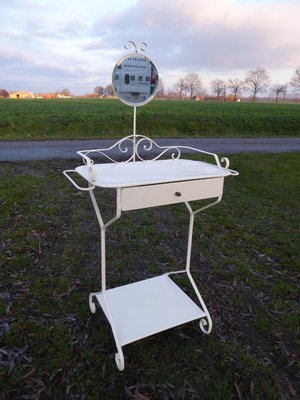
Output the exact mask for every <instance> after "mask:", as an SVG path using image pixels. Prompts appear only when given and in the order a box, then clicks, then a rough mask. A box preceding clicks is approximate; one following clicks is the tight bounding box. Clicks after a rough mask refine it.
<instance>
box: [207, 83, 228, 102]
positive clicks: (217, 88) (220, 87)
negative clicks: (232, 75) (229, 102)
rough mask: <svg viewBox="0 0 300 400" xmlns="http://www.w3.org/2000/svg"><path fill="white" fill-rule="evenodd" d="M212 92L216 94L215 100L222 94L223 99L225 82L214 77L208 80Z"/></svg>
mask: <svg viewBox="0 0 300 400" xmlns="http://www.w3.org/2000/svg"><path fill="white" fill-rule="evenodd" d="M210 86H211V89H212V92H213V93H214V94H215V95H216V96H217V100H219V99H220V96H221V95H222V96H223V98H224V99H225V96H226V82H225V81H224V80H223V79H214V80H213V81H211V82H210Z"/></svg>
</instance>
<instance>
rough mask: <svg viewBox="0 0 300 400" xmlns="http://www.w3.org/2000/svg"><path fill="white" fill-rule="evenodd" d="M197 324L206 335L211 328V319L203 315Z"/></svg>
mask: <svg viewBox="0 0 300 400" xmlns="http://www.w3.org/2000/svg"><path fill="white" fill-rule="evenodd" d="M199 326H200V329H201V331H202V332H203V333H205V334H206V335H208V334H209V333H210V332H211V330H212V321H211V318H210V316H208V315H206V316H205V317H203V318H201V319H200V321H199Z"/></svg>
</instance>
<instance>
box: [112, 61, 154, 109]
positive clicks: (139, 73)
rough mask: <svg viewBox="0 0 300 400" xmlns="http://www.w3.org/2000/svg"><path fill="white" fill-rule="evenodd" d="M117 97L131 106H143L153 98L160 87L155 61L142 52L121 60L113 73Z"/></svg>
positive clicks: (113, 83)
mask: <svg viewBox="0 0 300 400" xmlns="http://www.w3.org/2000/svg"><path fill="white" fill-rule="evenodd" d="M112 85H113V88H114V91H115V93H116V95H117V97H118V98H119V99H120V100H121V101H123V103H125V104H128V105H131V106H142V105H144V104H146V103H148V102H149V101H150V100H152V99H153V97H154V96H155V93H156V91H157V88H158V72H157V69H156V67H155V65H154V64H153V62H152V61H151V60H150V59H149V58H147V57H145V56H144V55H141V54H130V55H128V56H125V57H123V58H122V59H121V60H119V61H118V62H117V64H116V66H115V68H114V71H113V75H112Z"/></svg>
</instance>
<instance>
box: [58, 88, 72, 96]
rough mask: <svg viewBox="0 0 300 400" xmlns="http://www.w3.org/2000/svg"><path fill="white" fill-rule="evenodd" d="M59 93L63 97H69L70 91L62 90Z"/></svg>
mask: <svg viewBox="0 0 300 400" xmlns="http://www.w3.org/2000/svg"><path fill="white" fill-rule="evenodd" d="M60 93H61V94H63V95H64V96H68V97H69V96H71V91H70V90H69V89H66V88H65V89H62V90H61V91H60Z"/></svg>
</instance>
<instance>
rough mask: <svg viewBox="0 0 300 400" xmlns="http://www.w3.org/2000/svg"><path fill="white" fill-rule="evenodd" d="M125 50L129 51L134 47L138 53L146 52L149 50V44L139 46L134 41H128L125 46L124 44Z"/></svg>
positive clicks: (141, 43)
mask: <svg viewBox="0 0 300 400" xmlns="http://www.w3.org/2000/svg"><path fill="white" fill-rule="evenodd" d="M124 47H125V49H126V50H127V49H129V48H130V47H134V49H135V52H136V53H138V52H139V51H146V49H147V47H148V46H147V43H146V42H140V43H139V44H138V45H137V44H136V43H135V42H133V41H132V40H128V41H127V42H126V43H125V44H124Z"/></svg>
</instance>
